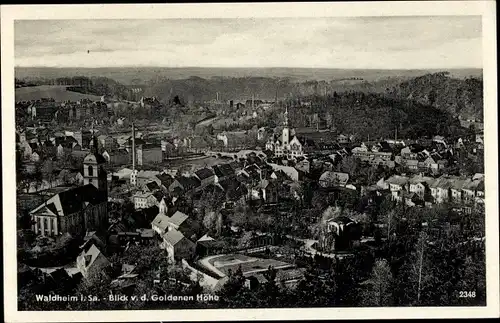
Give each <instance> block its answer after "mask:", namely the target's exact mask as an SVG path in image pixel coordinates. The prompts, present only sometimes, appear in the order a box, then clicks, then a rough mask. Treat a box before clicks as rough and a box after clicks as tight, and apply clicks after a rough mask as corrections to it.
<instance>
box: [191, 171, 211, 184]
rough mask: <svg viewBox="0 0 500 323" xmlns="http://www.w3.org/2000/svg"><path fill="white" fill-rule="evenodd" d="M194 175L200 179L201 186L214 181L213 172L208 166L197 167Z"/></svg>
mask: <svg viewBox="0 0 500 323" xmlns="http://www.w3.org/2000/svg"><path fill="white" fill-rule="evenodd" d="M194 176H196V177H197V178H198V179H199V180H200V182H201V186H202V187H205V186H207V185H208V184H213V183H215V173H214V171H213V170H212V169H210V168H202V169H199V170H197V171H196V172H194Z"/></svg>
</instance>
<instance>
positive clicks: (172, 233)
mask: <svg viewBox="0 0 500 323" xmlns="http://www.w3.org/2000/svg"><path fill="white" fill-rule="evenodd" d="M160 247H161V248H162V249H165V250H166V251H167V254H168V257H169V259H170V261H171V262H175V261H176V260H179V259H189V258H191V257H192V256H193V255H194V254H195V251H196V244H195V243H194V242H192V241H191V240H189V239H188V238H186V237H185V236H184V235H183V234H182V233H181V232H180V231H177V230H176V229H171V230H169V231H168V232H167V233H166V234H164V235H163V241H162V243H161V245H160Z"/></svg>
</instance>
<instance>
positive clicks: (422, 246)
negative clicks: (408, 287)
mask: <svg viewBox="0 0 500 323" xmlns="http://www.w3.org/2000/svg"><path fill="white" fill-rule="evenodd" d="M427 243H428V236H427V233H425V232H421V233H420V237H419V239H418V241H417V245H416V248H415V251H414V252H413V255H412V261H411V263H412V267H411V269H412V270H411V278H410V280H412V281H413V282H414V285H415V286H414V289H415V290H416V303H415V305H420V304H421V302H420V300H421V294H422V289H423V286H424V285H425V284H426V283H427V282H428V281H429V279H430V277H429V276H428V272H427V271H428V269H429V267H428V266H426V265H427V261H426V260H427V256H426V247H427Z"/></svg>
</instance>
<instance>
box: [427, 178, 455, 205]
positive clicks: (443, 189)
mask: <svg viewBox="0 0 500 323" xmlns="http://www.w3.org/2000/svg"><path fill="white" fill-rule="evenodd" d="M451 184H452V183H451V182H450V180H449V179H448V178H445V177H441V178H438V179H436V180H434V181H433V182H432V183H430V185H429V186H430V188H431V195H432V197H433V198H434V201H435V203H438V204H439V203H445V202H449V199H450V189H451Z"/></svg>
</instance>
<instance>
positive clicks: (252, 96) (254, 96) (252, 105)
mask: <svg viewBox="0 0 500 323" xmlns="http://www.w3.org/2000/svg"><path fill="white" fill-rule="evenodd" d="M254 97H255V95H253V94H252V108H253V107H254V105H253V101H254V99H255V98H254Z"/></svg>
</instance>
